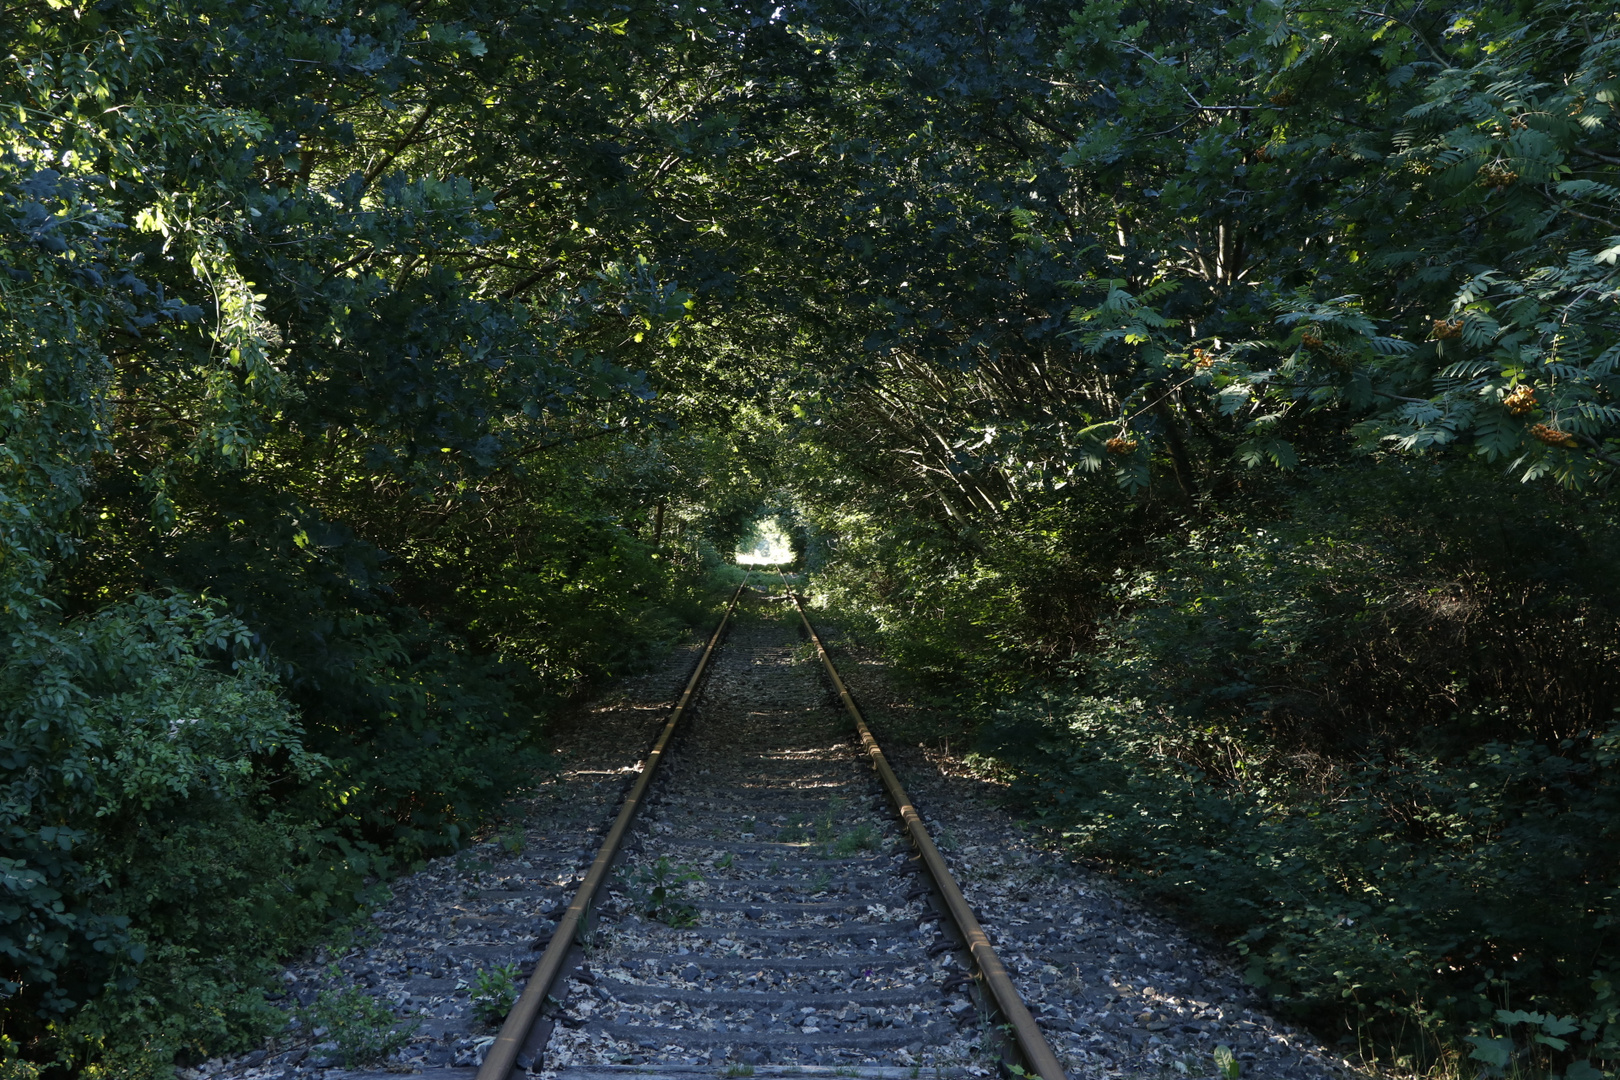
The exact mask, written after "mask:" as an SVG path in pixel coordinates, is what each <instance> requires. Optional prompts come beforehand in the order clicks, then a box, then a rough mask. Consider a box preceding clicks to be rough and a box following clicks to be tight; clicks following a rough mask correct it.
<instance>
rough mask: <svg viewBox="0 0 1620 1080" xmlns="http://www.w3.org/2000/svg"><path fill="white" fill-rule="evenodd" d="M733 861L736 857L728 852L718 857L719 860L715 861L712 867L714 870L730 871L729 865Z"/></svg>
mask: <svg viewBox="0 0 1620 1080" xmlns="http://www.w3.org/2000/svg"><path fill="white" fill-rule="evenodd" d="M735 861H736V856H735V855H733V854H732V853H731V852H729V851H728V852H726V853H725V854H724V855H722V856H720V858H718V859H716V860H715V862H714V867H715V869H716V870H729V869H731V864H732V863H733V862H735Z"/></svg>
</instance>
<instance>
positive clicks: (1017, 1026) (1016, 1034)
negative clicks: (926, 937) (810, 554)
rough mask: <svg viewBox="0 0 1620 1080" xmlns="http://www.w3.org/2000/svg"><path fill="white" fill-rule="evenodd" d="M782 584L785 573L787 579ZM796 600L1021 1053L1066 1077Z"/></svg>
mask: <svg viewBox="0 0 1620 1080" xmlns="http://www.w3.org/2000/svg"><path fill="white" fill-rule="evenodd" d="M783 581H784V583H785V582H786V577H785V576H784V578H783ZM789 595H791V596H792V597H793V603H794V604H795V605H797V607H798V609H799V618H800V619H802V620H804V629H805V631H806V632H807V633H808V634H809V635H810V640H811V641H813V642H815V645H816V655H818V656H820V657H821V664H822V666H823V667H824V668H826V670H827V677H828V678H830V679H832V684H833V686H834V687H836V688H837V690H838V697H839V699H840V700H841V701H842V702H843V703H844V709H845V711H847V712H848V713H849V715H850V716H851V717H853V718H854V720H855V727H856V730H858V731H859V732H860V735H861V743H862V744H863V745H865V747H866V753H867V756H868V757H870V758H871V759H872V765H873V767H874V768H876V769H877V774H878V776H879V778H881V779H882V781H883V787H884V789H885V790H886V791H887V792H888V795H889V799H890V801H891V802H893V803H894V806H895V809H896V810H897V811H899V814H900V818H901V820H902V821H904V822H905V826H906V832H907V833H908V834H909V835H910V836H911V842H912V844H913V846H915V847H916V849H917V854H918V855H919V856H920V857H921V858H922V863H923V865H924V866H925V867H927V868H928V873H929V875H930V876H931V877H932V878H933V879H934V884H935V885H936V886H937V887H938V889H939V893H940V897H941V898H942V899H943V900H944V901H945V908H946V910H947V911H948V912H949V913H950V916H951V920H952V921H953V922H955V923H956V928H957V930H958V931H960V933H961V935H962V940H963V941H964V942H966V943H967V947H968V952H969V953H970V954H972V956H973V961H974V963H976V964H978V966H979V973H980V975H982V976H983V977H984V984H985V986H986V988H988V989H989V991H990V996H991V998H992V999H993V1000H994V1001H995V1003H996V1008H997V1009H998V1010H999V1011H1000V1013H1001V1015H1002V1017H1003V1018H1004V1019H1005V1020H1006V1021H1007V1022H1008V1023H1009V1024H1011V1025H1012V1030H1013V1038H1014V1039H1015V1041H1016V1042H1017V1044H1018V1052H1019V1054H1020V1055H1022V1056H1023V1059H1024V1064H1025V1065H1027V1066H1028V1067H1029V1068H1031V1069H1033V1070H1034V1071H1035V1072H1036V1073H1037V1074H1039V1075H1040V1077H1041V1080H1067V1077H1066V1076H1065V1075H1064V1072H1063V1066H1062V1065H1060V1064H1058V1059H1057V1055H1056V1054H1054V1053H1053V1052H1052V1047H1051V1045H1050V1044H1049V1043H1047V1041H1046V1036H1045V1035H1043V1034H1042V1033H1041V1029H1040V1027H1039V1026H1038V1025H1037V1024H1036V1023H1035V1018H1034V1017H1033V1016H1031V1015H1030V1013H1029V1009H1028V1008H1027V1007H1025V1005H1024V1000H1023V998H1021V997H1019V996H1018V989H1017V988H1016V987H1015V986H1013V982H1012V977H1011V976H1009V975H1008V974H1007V968H1006V966H1005V965H1003V964H1002V962H1001V958H1000V957H999V956H997V955H996V950H995V949H994V948H992V947H991V945H990V938H989V935H987V934H986V933H985V932H984V927H982V926H980V925H979V920H978V918H977V917H976V916H975V915H974V914H973V908H972V907H971V906H969V904H968V902H967V897H965V896H963V895H962V890H961V888H960V887H959V886H958V885H957V884H956V879H955V878H954V877H952V876H951V871H950V868H949V867H948V866H946V864H945V857H944V856H943V855H941V854H940V853H939V848H938V847H936V846H935V844H934V839H933V837H931V836H929V835H928V827H927V826H926V825H924V824H923V820H922V818H921V816H919V815H918V813H917V808H916V807H914V806H912V805H911V796H909V795H907V794H906V789H905V788H904V787H903V786H902V785H901V783H900V778H899V777H897V776H895V774H894V770H893V769H891V768H889V761H888V759H887V758H885V757H884V756H883V750H882V748H881V747H879V746H878V744H877V739H875V738H873V736H872V729H871V728H869V727H867V726H866V717H865V716H863V715H862V714H861V709H860V706H858V705H856V704H855V699H854V697H852V696H851V695H850V692H849V687H847V686H845V685H844V680H843V679H842V678H840V677H839V674H838V669H837V668H836V667H834V666H833V662H832V657H831V656H830V655H828V653H827V646H826V645H824V644H822V641H821V636H820V635H819V634H817V633H816V628H815V627H814V626H811V625H810V616H809V615H808V614H807V613H806V612H805V610H804V598H803V597H802V596H800V595H799V594H798V593H797V592H793V591H792V590H791V589H790V590H789Z"/></svg>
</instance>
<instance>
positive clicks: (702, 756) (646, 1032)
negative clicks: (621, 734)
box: [478, 579, 1064, 1080]
mask: <svg viewBox="0 0 1620 1080" xmlns="http://www.w3.org/2000/svg"><path fill="white" fill-rule="evenodd" d="M745 585H746V579H745ZM743 593H744V586H739V587H738V590H737V593H736V594H735V595H733V597H732V600H731V604H730V605H728V607H727V610H726V615H725V617H724V618H723V619H722V620H721V624H720V626H719V627H718V628H717V629H716V630H715V633H714V635H713V636H712V637H711V638H710V640H709V644H708V647H707V648H706V649H705V651H704V653H703V656H702V657H701V658H700V660H699V662H698V665H697V668H696V670H695V671H694V672H693V674H692V677H691V679H690V680H689V681H688V683H687V686H686V690H685V692H684V693H683V694H682V696H681V698H680V700H679V702H678V703H677V705H676V707H675V709H674V710H673V712H672V713H671V715H670V718H669V721H668V722H667V723H666V724H665V726H664V729H663V731H662V733H661V734H660V735H659V738H658V740H657V742H656V744H655V746H654V748H653V751H652V752H651V754H649V756H648V758H647V760H646V762H645V763H644V765H643V767H642V770H641V773H640V775H639V776H638V778H637V780H636V782H635V785H634V786H633V788H632V789H631V792H630V794H629V795H628V797H627V798H626V800H625V802H624V805H623V807H622V808H621V810H620V812H619V815H618V818H617V819H616V820H615V822H614V824H613V827H612V828H611V829H610V830H609V832H608V835H607V837H606V839H605V840H604V842H603V844H602V847H601V850H600V851H599V852H598V853H597V856H596V859H595V861H594V863H593V864H592V866H591V868H590V871H589V872H588V873H587V875H586V877H585V880H584V882H583V883H582V884H581V886H580V889H579V892H578V894H577V895H576V896H575V897H574V900H573V903H571V904H570V905H569V907H568V909H567V912H566V913H565V914H564V915H563V916H562V918H561V919H560V920H559V922H558V925H557V928H556V930H555V932H554V933H553V936H552V939H551V942H550V944H549V945H548V946H547V948H546V950H545V952H544V954H543V955H542V956H541V958H540V961H539V963H538V964H537V965H536V967H535V970H534V972H533V974H532V975H531V976H530V978H529V980H528V983H527V985H526V986H525V988H524V991H523V994H522V996H521V997H520V998H519V1000H518V1002H517V1004H516V1006H515V1007H514V1008H513V1010H512V1012H511V1014H510V1015H509V1016H508V1018H507V1020H506V1023H505V1025H504V1026H503V1027H502V1029H501V1033H500V1035H499V1036H498V1038H497V1040H496V1042H495V1043H494V1044H493V1045H492V1046H491V1047H490V1048H489V1050H488V1052H487V1053H486V1055H485V1058H484V1061H483V1064H482V1067H481V1068H480V1069H479V1072H478V1080H509V1078H511V1077H513V1076H514V1074H517V1075H521V1074H522V1072H523V1071H525V1070H528V1071H533V1072H537V1073H538V1072H544V1073H546V1074H548V1075H556V1076H558V1077H560V1080H607V1078H609V1077H613V1076H619V1075H624V1074H627V1073H633V1074H642V1075H647V1074H654V1075H656V1074H666V1075H671V1076H690V1075H692V1074H699V1075H702V1074H707V1075H715V1074H716V1073H721V1074H724V1075H729V1076H738V1075H748V1074H752V1073H755V1072H769V1071H781V1070H787V1071H793V1072H801V1073H812V1074H813V1073H816V1072H825V1073H836V1074H837V1075H841V1076H866V1077H896V1078H898V1077H910V1076H916V1075H918V1074H919V1073H920V1072H921V1070H923V1069H927V1070H928V1072H929V1073H931V1074H938V1075H953V1074H961V1075H966V1074H982V1073H985V1072H987V1071H989V1068H990V1067H995V1066H996V1065H998V1064H1001V1060H1000V1059H1005V1060H1006V1061H1012V1062H1017V1063H1019V1064H1020V1065H1021V1066H1022V1067H1023V1068H1024V1069H1025V1070H1027V1071H1028V1072H1030V1073H1032V1074H1037V1075H1039V1076H1040V1077H1041V1078H1042V1080H1064V1074H1063V1071H1062V1068H1061V1067H1060V1065H1059V1064H1058V1062H1057V1059H1056V1057H1055V1056H1054V1055H1053V1053H1052V1051H1051V1049H1050V1047H1049V1046H1048V1045H1047V1043H1046V1041H1045V1039H1044V1037H1043V1036H1042V1035H1041V1033H1040V1031H1039V1029H1038V1028H1037V1027H1036V1026H1035V1023H1034V1021H1033V1020H1032V1019H1031V1018H1030V1015H1029V1012H1028V1010H1027V1009H1025V1007H1024V1005H1023V1003H1022V1002H1021V1001H1020V1000H1019V998H1018V995H1017V993H1016V991H1015V990H1014V989H1013V986H1012V983H1011V981H1010V980H1009V979H1008V977H1007V974H1006V971H1005V969H1004V968H1003V967H1002V965H1001V962H1000V961H999V960H998V959H997V958H996V956H995V953H994V951H993V950H992V949H991V947H990V943H989V940H988V939H987V938H986V936H985V934H984V931H983V930H982V929H981V928H980V927H979V924H978V921H977V920H976V919H975V917H974V914H973V912H972V910H971V909H970V908H969V906H968V904H967V902H966V900H965V899H964V898H963V897H962V893H961V890H960V889H959V888H958V887H957V885H956V883H955V881H954V880H952V878H951V877H950V874H949V872H948V871H947V869H946V867H945V863H944V860H943V859H942V858H941V857H940V855H939V852H938V850H937V849H936V848H935V847H934V844H933V841H932V839H930V838H929V836H928V832H927V830H926V829H925V828H924V826H923V824H922V821H921V819H920V818H919V817H918V816H917V813H916V811H915V809H913V808H912V806H911V800H910V798H909V797H908V796H907V795H906V793H905V791H904V789H903V788H902V787H901V785H900V783H899V781H898V779H896V777H895V775H894V772H893V770H892V769H890V768H889V766H888V763H887V761H886V760H885V759H884V757H883V753H882V751H881V749H879V747H878V745H877V742H876V740H875V739H874V738H873V736H872V733H871V730H870V729H869V728H868V727H867V725H866V722H865V719H864V717H862V715H861V713H860V709H859V708H858V707H857V706H856V704H855V702H854V699H853V698H852V697H851V696H850V694H849V691H848V689H847V688H846V687H845V686H844V684H843V680H842V679H841V678H840V677H839V675H838V671H837V668H836V667H835V666H834V665H833V662H832V659H831V657H830V656H829V655H828V653H827V650H826V648H825V645H824V644H823V642H822V641H821V639H820V637H819V635H817V634H816V632H815V629H814V627H813V626H811V624H810V621H809V618H808V615H807V614H806V612H805V610H804V606H803V603H802V601H801V600H800V599H799V597H797V596H795V595H792V594H791V593H789V594H788V595H787V596H781V597H774V598H770V599H778V600H791V601H792V602H793V603H794V605H795V606H796V608H797V611H798V615H799V620H800V622H802V624H803V627H804V630H805V633H806V634H807V636H808V638H809V640H810V642H811V643H812V644H813V646H814V649H815V652H816V655H817V656H818V657H819V659H820V660H821V663H822V666H823V668H824V670H825V673H826V675H827V677H828V679H829V680H830V681H831V683H832V686H833V688H834V689H835V690H836V691H837V694H838V698H839V701H840V702H841V703H842V705H843V713H840V712H838V711H835V710H834V709H831V708H829V707H827V703H826V693H825V689H824V687H823V686H822V684H821V683H820V682H819V680H818V679H817V677H816V676H815V675H814V674H813V673H812V671H811V669H808V668H807V667H806V666H805V665H803V664H796V663H795V662H794V661H795V657H794V653H795V652H796V651H797V649H796V646H797V644H798V642H797V636H796V635H795V634H794V633H793V631H792V630H791V629H790V627H789V626H787V625H785V624H784V623H783V622H781V621H767V620H755V621H752V622H747V623H744V624H742V625H740V626H735V627H733V626H732V624H733V623H734V621H735V620H734V619H733V612H734V611H735V609H736V607H737V605H738V603H739V599H740V598H741V597H742V596H743ZM763 599H765V598H761V600H763ZM728 627H731V629H732V632H731V640H730V643H729V644H728V645H727V647H726V648H724V649H721V648H720V643H721V640H722V638H723V637H724V636H725V634H726V631H727V629H728ZM706 674H708V675H712V678H711V679H710V680H709V684H708V686H707V688H706V689H705V692H704V708H703V710H702V712H701V713H700V714H699V715H697V716H695V717H694V718H693V719H692V720H690V721H689V722H688V723H686V724H684V725H683V724H682V720H683V718H685V717H686V716H687V714H688V713H689V712H690V711H692V710H691V705H692V704H693V702H694V699H695V698H696V695H697V692H698V688H699V686H700V685H701V683H702V680H703V679H704V676H705V675H706ZM844 714H847V717H848V718H849V719H852V720H853V721H854V724H855V728H856V732H857V733H858V736H859V741H858V742H854V741H852V740H851V739H850V738H849V735H850V732H849V723H848V719H844ZM677 743H678V748H677V745H676V744H677ZM863 759H865V760H863ZM661 765H662V766H663V775H661V776H660V775H656V774H657V773H658V771H659V769H660V766H661ZM885 803H887V804H888V805H885ZM638 813H639V814H640V815H641V817H642V818H643V820H642V821H640V822H639V823H638V822H636V821H635V819H636V818H637V816H638ZM897 816H898V821H897V820H896V817H897ZM633 825H634V828H632V826H633ZM897 826H898V827H897ZM615 866H617V867H618V873H617V874H616V875H615V874H614V873H613V871H614V868H615ZM604 893H605V895H604ZM1007 1033H1010V1035H1011V1039H1010V1041H1009V1040H1008V1039H1007V1038H1006V1037H1005V1036H1006V1034H1007Z"/></svg>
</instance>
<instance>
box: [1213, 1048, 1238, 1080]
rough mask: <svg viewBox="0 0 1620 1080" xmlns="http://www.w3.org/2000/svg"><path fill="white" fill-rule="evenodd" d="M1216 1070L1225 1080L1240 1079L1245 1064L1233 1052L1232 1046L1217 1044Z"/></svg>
mask: <svg viewBox="0 0 1620 1080" xmlns="http://www.w3.org/2000/svg"><path fill="white" fill-rule="evenodd" d="M1215 1070H1216V1072H1218V1073H1220V1074H1221V1076H1222V1077H1224V1078H1225V1080H1238V1077H1240V1076H1242V1075H1243V1064H1242V1062H1240V1061H1238V1059H1237V1055H1236V1054H1234V1053H1232V1048H1231V1047H1230V1046H1224V1045H1223V1046H1217V1047H1216V1048H1215Z"/></svg>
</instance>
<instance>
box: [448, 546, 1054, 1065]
mask: <svg viewBox="0 0 1620 1080" xmlns="http://www.w3.org/2000/svg"><path fill="white" fill-rule="evenodd" d="M783 582H784V584H785V583H786V577H785V576H784V577H783ZM789 595H791V596H792V597H793V603H794V604H795V605H797V606H798V609H799V618H800V619H802V620H804V629H805V631H806V632H807V633H808V634H809V635H810V640H811V641H813V642H815V646H816V654H817V655H818V656H820V657H821V664H822V666H823V667H824V668H826V670H827V676H828V678H830V679H832V684H833V686H834V687H835V688H837V690H838V697H839V699H840V700H841V701H843V703H844V709H845V711H847V712H848V713H849V715H850V716H851V717H853V718H854V720H855V727H856V729H857V730H858V731H859V732H860V735H861V742H862V744H863V745H865V747H866V753H867V756H868V757H870V758H871V759H872V765H873V767H874V768H875V769H877V774H878V777H879V778H880V779H882V781H883V787H884V790H885V791H887V792H888V795H889V799H890V801H892V802H893V803H894V806H895V809H896V810H897V811H898V812H899V814H900V818H901V820H902V821H904V822H905V826H906V832H907V833H908V834H909V835H910V837H911V842H912V844H913V846H915V847H916V849H917V854H918V855H919V856H920V857H921V859H922V863H923V865H924V866H925V867H927V868H928V873H929V875H930V876H931V877H932V878H933V879H934V885H935V886H936V887H937V888H938V889H939V893H940V897H941V899H943V900H944V901H945V907H946V910H947V911H948V912H949V913H950V916H951V920H952V921H953V922H954V923H956V928H957V930H958V931H959V932H960V933H961V935H962V940H963V941H964V942H966V943H967V947H968V952H969V953H971V954H972V956H973V962H974V963H975V964H977V965H978V966H979V974H980V975H981V976H982V977H983V979H984V985H985V987H986V988H987V989H988V990H989V991H990V996H991V998H992V1000H994V1001H995V1004H996V1008H997V1010H998V1011H999V1012H1000V1013H1001V1015H1002V1018H1003V1019H1005V1020H1006V1021H1007V1022H1008V1023H1009V1024H1011V1025H1012V1031H1013V1038H1014V1040H1015V1041H1016V1042H1017V1044H1018V1052H1019V1054H1020V1055H1021V1056H1022V1057H1023V1059H1024V1064H1025V1065H1026V1066H1027V1067H1028V1068H1029V1069H1031V1070H1033V1071H1034V1072H1035V1073H1037V1074H1038V1075H1039V1076H1040V1077H1041V1080H1067V1078H1066V1077H1065V1075H1064V1072H1063V1066H1062V1065H1060V1064H1058V1059H1057V1055H1056V1054H1054V1053H1053V1052H1052V1047H1051V1046H1050V1045H1049V1044H1048V1043H1047V1041H1046V1036H1045V1035H1043V1034H1042V1033H1041V1029H1040V1027H1039V1026H1038V1025H1037V1024H1036V1023H1035V1018H1034V1017H1033V1016H1031V1015H1030V1013H1029V1009H1028V1008H1026V1007H1025V1005H1024V1001H1023V999H1022V998H1020V997H1019V996H1018V989H1017V988H1016V987H1014V986H1013V982H1012V978H1011V976H1009V975H1008V974H1007V968H1006V967H1005V966H1004V965H1003V964H1002V962H1001V958H1000V957H998V956H997V955H996V950H995V949H994V948H992V947H991V945H990V938H989V936H988V935H987V934H985V932H984V928H983V927H982V926H980V925H979V920H978V918H977V917H975V916H974V914H973V908H972V907H971V906H969V904H968V902H967V897H965V896H963V895H962V890H961V888H960V887H958V886H957V884H956V879H955V878H953V877H952V876H951V871H950V868H949V867H948V866H946V864H945V857H944V856H943V855H941V854H940V853H939V848H938V847H936V846H935V845H934V840H933V837H931V836H929V835H928V827H927V826H926V825H924V824H923V821H922V818H921V817H920V816H919V815H918V814H917V808H916V807H914V806H912V805H911V796H909V795H907V794H906V789H905V788H904V787H903V786H902V785H901V783H900V778H899V777H897V776H895V774H894V770H893V769H891V768H890V767H889V762H888V759H887V758H885V757H884V756H883V750H882V749H881V748H880V747H879V746H878V744H877V740H876V739H875V738H873V737H872V729H871V728H869V727H867V726H866V717H865V716H863V715H862V714H861V710H860V706H858V705H856V704H855V699H854V697H852V696H851V695H850V692H849V687H847V686H845V685H844V680H843V679H842V678H840V677H839V674H838V669H837V668H836V667H834V666H833V662H832V657H831V656H830V655H828V653H827V646H826V645H824V644H822V641H821V636H820V635H819V634H817V633H816V628H815V627H814V626H811V625H810V616H809V615H808V614H807V613H806V612H805V610H804V598H803V597H802V596H800V595H799V594H798V593H797V592H794V591H792V590H791V588H790V589H789ZM480 1080H482V1077H481V1076H480Z"/></svg>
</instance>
